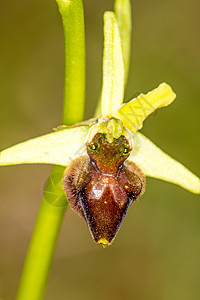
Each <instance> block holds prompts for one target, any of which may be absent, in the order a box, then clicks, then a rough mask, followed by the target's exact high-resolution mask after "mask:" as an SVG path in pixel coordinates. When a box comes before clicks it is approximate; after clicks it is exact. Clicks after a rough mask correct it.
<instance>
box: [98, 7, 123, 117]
mask: <svg viewBox="0 0 200 300" xmlns="http://www.w3.org/2000/svg"><path fill="white" fill-rule="evenodd" d="M123 97H124V62H123V55H122V47H121V40H120V34H119V28H118V23H117V20H116V17H115V14H114V13H113V12H105V14H104V54H103V87H102V95H101V117H102V118H104V119H105V118H111V117H113V116H116V114H117V111H118V109H119V108H120V105H121V104H122V102H123Z"/></svg>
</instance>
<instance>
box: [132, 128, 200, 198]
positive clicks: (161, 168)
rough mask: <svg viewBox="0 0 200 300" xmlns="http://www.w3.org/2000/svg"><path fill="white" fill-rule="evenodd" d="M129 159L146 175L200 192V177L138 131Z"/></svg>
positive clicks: (196, 192)
mask: <svg viewBox="0 0 200 300" xmlns="http://www.w3.org/2000/svg"><path fill="white" fill-rule="evenodd" d="M129 160H131V161H133V162H134V163H135V164H136V165H137V166H138V167H140V168H141V170H142V171H143V173H144V175H146V176H150V177H155V178H158V179H162V180H165V181H168V182H172V183H175V184H177V185H180V186H181V187H183V188H185V189H187V190H189V191H190V192H193V193H195V194H200V179H199V178H198V177H197V176H196V175H194V174H193V173H192V172H191V171H189V170H188V169H187V168H186V167H184V166H183V165H182V164H180V163H179V162H177V161H176V160H175V159H173V158H171V157H170V156H169V155H167V154H166V153H164V152H163V151H162V150H160V149H159V148H158V147H157V146H156V145H155V144H153V143H152V142H151V141H150V140H149V139H147V138H146V137H145V136H144V135H142V134H141V133H139V132H136V133H135V134H134V138H133V150H132V153H131V155H130V157H129Z"/></svg>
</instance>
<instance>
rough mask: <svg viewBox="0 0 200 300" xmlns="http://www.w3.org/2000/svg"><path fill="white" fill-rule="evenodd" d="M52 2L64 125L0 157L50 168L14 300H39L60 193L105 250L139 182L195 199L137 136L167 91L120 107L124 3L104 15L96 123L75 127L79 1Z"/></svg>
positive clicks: (199, 186)
mask: <svg viewBox="0 0 200 300" xmlns="http://www.w3.org/2000/svg"><path fill="white" fill-rule="evenodd" d="M56 2H57V3H58V8H59V11H60V13H61V16H62V21H63V26H64V35H65V60H66V66H65V67H66V74H65V97H64V100H65V101H64V114H63V115H64V118H63V123H64V124H69V125H68V126H67V125H63V126H58V127H57V128H56V129H55V130H54V131H53V132H51V133H49V134H45V135H43V136H39V137H36V138H33V139H30V140H28V141H25V142H22V143H19V144H17V145H14V146H11V147H10V148H8V149H5V150H3V151H1V152H0V166H8V165H17V164H51V165H54V166H55V167H54V168H53V171H52V173H51V176H50V177H49V181H48V183H47V186H46V188H45V190H44V195H43V200H42V204H41V208H40V211H39V214H38V218H37V221H36V226H35V230H34V233H33V237H32V240H31V244H30V248H29V252H28V255H27V260H26V263H25V267H24V271H23V275H22V280H21V283H20V287H19V291H18V297H17V300H23V299H33V300H36V299H42V295H43V293H44V288H45V284H46V281H47V277H48V273H49V267H50V264H51V261H52V255H53V251H54V248H55V244H56V239H57V236H58V232H59V228H60V225H61V222H62V218H63V216H64V212H65V209H66V206H67V204H66V203H67V201H66V196H65V193H66V195H67V197H68V200H69V203H70V205H71V207H72V208H73V209H74V210H75V211H76V212H77V213H78V214H79V215H80V216H82V217H83V218H84V219H85V220H86V222H87V224H88V226H89V229H90V231H91V234H92V237H93V239H94V241H95V242H97V243H98V244H101V245H102V246H103V247H105V246H107V245H109V244H111V243H112V241H113V239H114V237H115V236H116V234H117V232H118V229H119V227H120V225H121V223H122V221H123V219H124V217H125V215H126V212H127V210H128V209H129V206H130V204H131V203H132V202H133V201H134V200H136V199H137V198H138V197H139V196H141V195H142V194H143V193H144V191H145V176H149V177H154V178H157V179H161V180H165V181H168V182H171V183H174V184H177V185H179V186H181V187H183V188H185V189H187V190H189V191H190V192H193V193H195V194H200V179H199V178H198V177H197V176H196V175H194V174H193V173H192V172H191V171H189V170H188V169H187V168H186V167H184V166H183V165H182V164H180V163H179V162H177V161H176V160H174V159H173V158H171V157H170V156H168V155H167V154H165V153H164V152H163V151H162V150H161V149H160V148H158V147H157V146H156V145H154V144H153V143H152V142H151V141H150V140H149V139H148V138H147V137H145V136H144V135H143V134H141V133H140V132H139V130H140V129H141V128H142V127H143V122H144V121H145V119H146V118H147V117H148V116H149V115H150V114H151V113H153V112H154V111H155V110H157V109H159V108H162V107H166V106H168V105H169V104H171V103H172V102H173V101H174V99H175V97H176V95H175V93H174V92H173V91H172V89H171V87H170V86H169V85H168V84H166V83H161V84H160V85H159V86H158V87H156V88H154V89H153V90H152V91H151V92H149V93H147V94H140V95H139V96H138V97H136V98H134V99H132V100H131V101H129V102H128V103H124V104H123V100H124V88H125V86H126V81H127V75H128V68H129V54H130V32H131V13H130V11H131V9H130V1H129V0H116V1H115V12H105V14H104V53H103V85H102V92H101V97H100V101H99V103H98V106H97V110H96V114H95V116H96V117H95V118H92V119H89V120H86V121H83V122H81V120H82V115H83V103H84V90H85V79H84V78H85V76H84V71H85V58H84V57H85V50H84V19H83V5H82V1H81V0H56ZM73 123H74V124H73ZM72 124H73V125H72ZM64 170H65V171H64ZM63 178H64V179H63ZM99 186H100V188H99ZM108 190H109V193H108ZM102 195H103V196H102ZM94 199H98V200H100V201H99V202H98V201H94ZM88 200H89V201H88ZM98 203H100V205H99V204H98ZM109 214H110V215H109ZM102 228H103V229H102Z"/></svg>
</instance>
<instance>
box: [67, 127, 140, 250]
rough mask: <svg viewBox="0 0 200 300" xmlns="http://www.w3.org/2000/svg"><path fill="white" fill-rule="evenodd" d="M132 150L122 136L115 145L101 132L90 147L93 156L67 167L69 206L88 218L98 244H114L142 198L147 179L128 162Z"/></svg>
mask: <svg viewBox="0 0 200 300" xmlns="http://www.w3.org/2000/svg"><path fill="white" fill-rule="evenodd" d="M130 151H131V148H130V145H129V142H128V140H127V139H126V138H125V137H124V136H121V137H120V138H119V139H114V141H113V142H112V143H109V142H108V141H107V140H106V135H105V134H101V133H98V134H96V135H95V137H94V139H93V140H92V141H91V143H90V144H87V152H88V156H89V157H86V156H84V157H79V158H77V159H76V160H74V161H73V162H72V163H71V165H70V167H69V168H67V170H66V172H65V175H64V179H63V187H64V190H65V193H66V195H67V198H68V200H69V203H70V205H71V207H72V209H74V210H75V211H76V212H77V213H78V214H79V215H80V216H82V217H84V218H85V220H86V222H87V224H88V226H89V228H90V231H91V234H92V237H93V239H94V240H95V242H98V243H100V244H104V245H105V244H110V243H111V242H112V241H113V239H114V237H115V236H116V234H117V231H118V230H119V227H120V225H121V223H122V221H123V219H124V217H125V215H126V213H127V211H128V208H129V206H130V204H131V203H132V202H133V201H134V200H136V199H137V198H138V197H139V196H141V195H142V193H143V192H144V188H145V178H144V176H143V174H142V172H141V171H140V169H139V168H138V167H137V166H136V165H135V164H134V163H132V162H129V161H127V160H126V159H127V157H128V156H129V153H130Z"/></svg>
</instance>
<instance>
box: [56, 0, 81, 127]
mask: <svg viewBox="0 0 200 300" xmlns="http://www.w3.org/2000/svg"><path fill="white" fill-rule="evenodd" d="M56 1H57V3H58V8H59V11H60V13H61V16H62V21H63V29H64V40H65V87H64V99H65V101H64V110H63V123H64V124H68V125H73V124H74V123H77V122H81V121H82V120H83V117H84V101H85V34H84V32H85V28H84V14H83V4H82V1H81V0H71V1H70V0H56Z"/></svg>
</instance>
